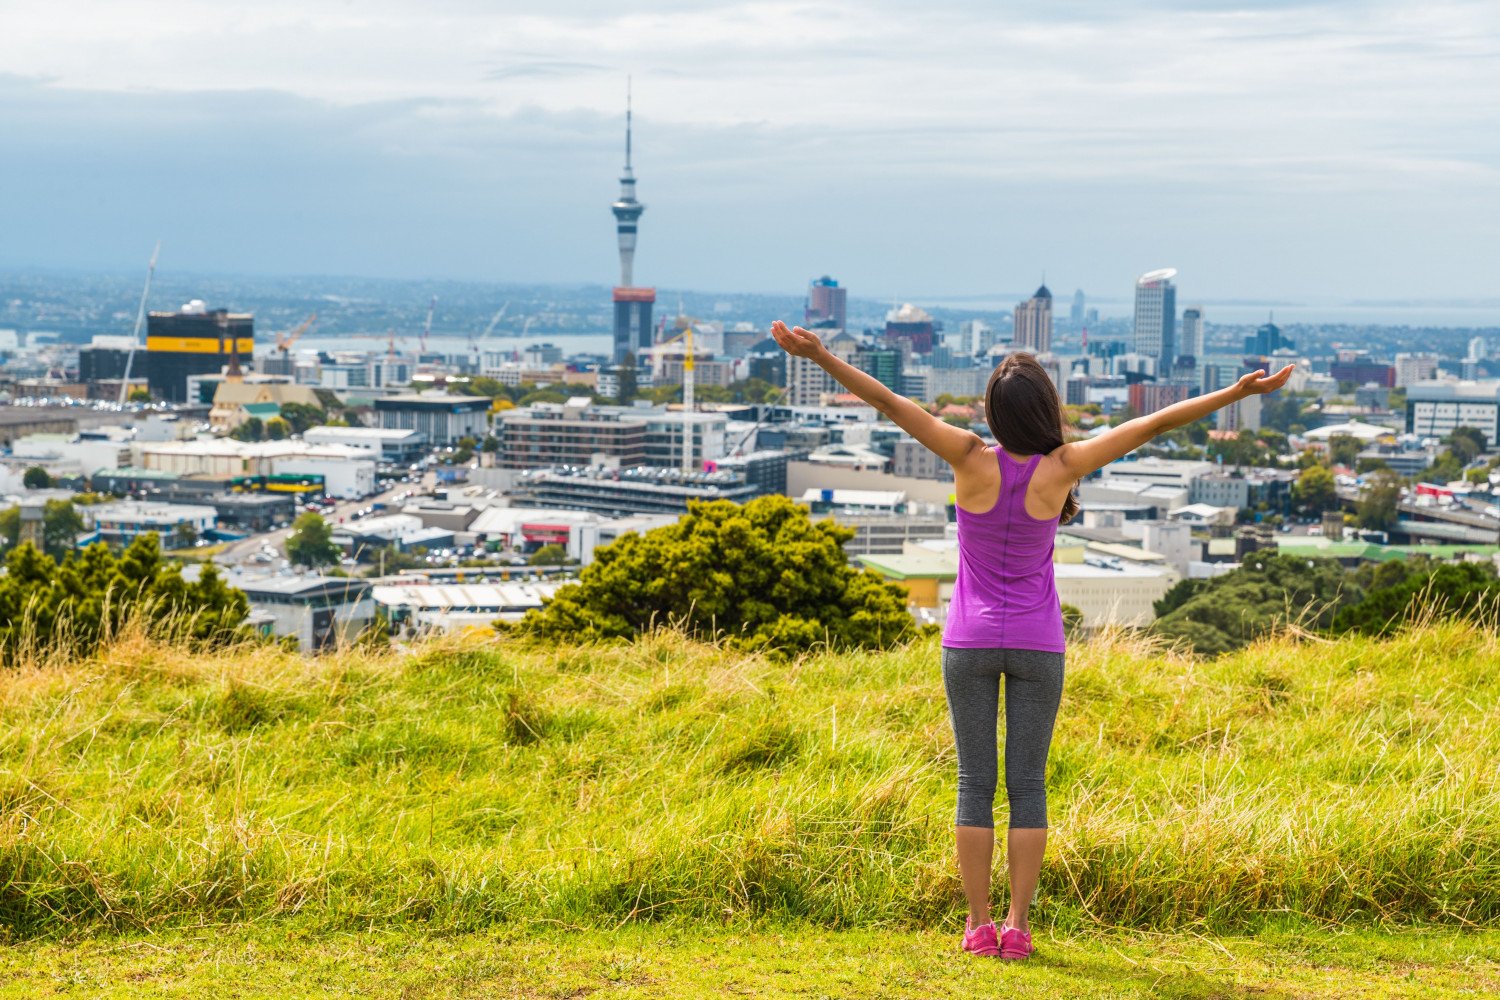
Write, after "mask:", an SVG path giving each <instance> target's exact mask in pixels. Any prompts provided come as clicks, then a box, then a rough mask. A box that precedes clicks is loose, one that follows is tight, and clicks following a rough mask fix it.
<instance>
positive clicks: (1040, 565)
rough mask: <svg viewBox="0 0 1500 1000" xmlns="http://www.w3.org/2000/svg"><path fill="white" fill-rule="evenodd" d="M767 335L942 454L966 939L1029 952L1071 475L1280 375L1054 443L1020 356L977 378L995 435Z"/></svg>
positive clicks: (967, 945) (1059, 416)
mask: <svg viewBox="0 0 1500 1000" xmlns="http://www.w3.org/2000/svg"><path fill="white" fill-rule="evenodd" d="M771 335H772V336H773V337H775V338H776V342H777V343H778V344H780V345H781V346H782V348H783V349H784V350H786V351H787V353H789V354H794V355H796V356H798V357H802V358H808V359H809V360H811V361H813V362H815V363H816V364H817V365H818V366H819V367H820V368H822V369H823V370H824V371H826V372H827V373H828V374H829V375H831V376H833V377H834V378H835V379H837V380H838V381H839V382H840V383H841V384H842V385H843V386H844V387H845V388H847V389H848V390H849V391H850V392H852V393H854V394H855V395H857V396H859V398H860V399H863V400H864V401H865V402H867V403H869V404H870V405H871V406H873V407H874V408H875V409H876V410H878V411H880V412H881V413H882V414H884V415H885V416H887V417H889V418H890V419H891V420H892V421H893V422H894V423H895V424H896V425H897V426H899V427H900V428H901V429H902V430H904V431H906V432H907V433H908V434H910V435H911V436H912V437H914V438H916V439H917V440H918V441H920V442H921V443H922V444H923V445H925V446H926V447H927V448H928V449H929V450H930V451H932V452H933V453H934V454H936V455H937V456H938V457H939V458H941V459H942V460H943V461H945V462H947V463H948V464H949V465H951V466H953V477H954V494H955V498H956V500H957V514H956V517H957V518H958V579H957V580H956V581H955V583H954V585H953V597H952V601H951V602H950V605H949V608H948V619H947V623H946V624H945V626H944V629H943V688H944V691H945V692H946V694H947V698H948V711H949V714H950V716H951V717H952V720H953V735H954V739H955V742H956V744H957V748H958V818H957V827H956V831H955V833H956V837H957V841H958V868H959V874H960V876H961V877H962V880H963V887H964V896H965V897H966V898H967V900H968V904H969V916H968V921H967V925H966V927H965V931H964V938H963V947H964V950H965V951H968V952H972V953H974V954H976V955H990V956H994V955H998V956H999V957H1001V958H1026V957H1028V956H1029V955H1030V954H1031V951H1032V946H1031V927H1030V923H1029V922H1028V914H1029V910H1030V907H1031V899H1032V896H1033V895H1034V894H1035V892H1036V885H1037V879H1038V878H1039V877H1040V875H1041V869H1042V854H1043V851H1044V850H1045V849H1046V846H1047V790H1046V785H1045V781H1044V779H1045V776H1046V769H1047V750H1048V748H1049V746H1050V745H1051V743H1052V726H1053V723H1054V722H1055V720H1056V719H1057V707H1058V703H1059V702H1060V700H1061V698H1062V688H1063V652H1064V649H1065V648H1066V646H1065V640H1064V637H1063V622H1062V609H1061V605H1060V604H1059V602H1058V599H1057V587H1056V585H1055V584H1054V582H1053V576H1052V545H1053V541H1054V539H1055V537H1056V535H1057V526H1058V524H1060V523H1062V522H1066V521H1068V520H1069V519H1070V518H1072V517H1073V515H1074V514H1076V513H1077V512H1078V500H1077V498H1076V497H1075V496H1074V495H1073V487H1074V486H1075V485H1076V484H1077V482H1078V481H1079V480H1080V479H1082V478H1083V477H1085V476H1087V475H1089V474H1090V473H1092V472H1094V471H1095V470H1097V469H1100V468H1102V467H1103V466H1105V465H1107V464H1108V463H1110V462H1113V461H1114V460H1115V459H1117V458H1120V457H1121V456H1123V455H1125V454H1127V453H1128V452H1131V451H1134V450H1135V449H1136V448H1139V447H1140V446H1141V445H1143V444H1145V443H1146V442H1148V441H1150V440H1151V439H1152V438H1154V437H1156V436H1157V435H1158V434H1162V433H1164V432H1166V431H1169V430H1171V429H1173V428H1174V427H1181V426H1182V425H1184V424H1188V423H1192V422H1193V421H1194V420H1197V419H1199V418H1200V417H1205V416H1207V415H1209V414H1210V413H1212V412H1214V411H1215V410H1217V409H1219V408H1220V407H1223V406H1227V405H1229V404H1230V403H1233V402H1235V401H1237V400H1240V399H1244V398H1245V397H1246V396H1251V395H1255V394H1257V393H1266V392H1273V391H1275V390H1276V389H1279V388H1281V386H1282V385H1283V384H1285V382H1286V380H1287V378H1288V376H1290V375H1291V372H1292V367H1291V366H1290V365H1288V366H1287V367H1285V368H1283V369H1282V370H1281V371H1279V372H1277V373H1276V374H1275V375H1272V376H1269V377H1265V372H1264V371H1257V372H1252V373H1250V374H1248V375H1245V376H1244V377H1243V378H1241V379H1240V380H1239V381H1238V382H1236V383H1235V384H1234V385H1232V386H1230V387H1228V388H1226V389H1220V390H1219V391H1218V392H1213V393H1208V394H1207V395H1203V396H1196V397H1194V398H1192V399H1187V400H1183V401H1182V402H1180V403H1175V404H1173V405H1172V406H1169V407H1167V408H1166V409H1163V410H1158V411H1157V412H1156V413H1152V414H1149V415H1147V416H1144V417H1137V418H1136V419H1134V420H1129V421H1126V422H1125V423H1122V424H1120V425H1119V426H1118V427H1113V428H1111V429H1109V430H1108V431H1106V432H1104V433H1103V434H1100V435H1098V436H1097V437H1092V438H1088V439H1085V440H1081V441H1073V442H1068V441H1066V440H1065V437H1064V430H1065V427H1064V423H1063V413H1062V405H1061V403H1060V401H1059V400H1058V397H1057V389H1056V388H1055V387H1054V386H1053V384H1052V379H1051V378H1050V377H1048V375H1047V373H1046V372H1045V371H1044V370H1043V369H1042V366H1041V365H1039V364H1037V361H1036V358H1034V357H1032V356H1031V355H1030V354H1024V353H1017V354H1011V355H1009V356H1007V357H1006V358H1005V360H1003V361H1002V362H1000V364H999V365H998V366H997V367H996V368H995V370H994V372H993V373H992V374H991V375H990V380H989V385H988V386H987V387H986V388H985V393H984V416H985V420H986V422H988V424H989V427H990V433H991V435H993V436H994V438H995V441H996V442H997V447H994V448H991V447H989V446H987V445H986V444H985V443H984V440H983V439H982V438H980V437H979V435H977V434H975V433H973V432H972V431H969V430H967V429H965V428H962V427H955V426H953V425H952V424H948V423H945V422H943V421H942V420H939V419H938V418H937V417H935V416H933V415H932V414H931V413H928V412H927V411H926V410H925V409H923V408H922V407H921V406H919V405H918V404H917V403H915V402H913V401H912V400H910V399H907V398H905V397H904V396H899V395H897V394H896V393H894V392H892V391H891V390H890V389H888V388H886V386H884V385H882V384H881V383H880V382H878V381H876V380H875V379H874V378H872V377H871V376H870V375H868V374H866V373H865V372H862V371H860V370H859V369H857V368H855V367H853V366H852V365H850V364H848V363H846V362H844V361H841V360H840V359H838V358H836V357H834V356H833V355H832V354H830V353H829V352H828V350H827V348H825V347H824V346H823V342H822V341H821V340H819V339H818V337H817V335H816V334H814V333H811V332H809V331H807V330H804V329H802V328H801V327H796V328H795V329H788V328H787V325H786V324H785V323H782V322H781V321H779V320H778V321H777V322H776V323H774V324H772V326H771ZM1001 677H1004V678H1005V793H1006V797H1007V799H1008V800H1009V805H1010V824H1009V826H1010V829H1009V830H1008V831H1007V836H1006V852H1007V857H1008V859H1009V862H1010V909H1009V911H1008V912H1007V914H1006V917H1005V921H1004V923H1003V924H1001V926H1000V927H999V929H998V930H997V929H996V927H995V924H994V922H993V921H992V920H991V918H990V900H989V893H990V871H991V866H992V863H993V857H994V849H995V829H994V827H995V823H994V817H993V807H994V799H995V785H996V778H997V771H998V767H997V759H996V756H997V747H996V739H995V729H996V722H997V718H998V716H999V705H1000V683H1001V680H1000V679H1001Z"/></svg>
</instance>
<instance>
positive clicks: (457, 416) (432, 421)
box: [375, 390, 490, 445]
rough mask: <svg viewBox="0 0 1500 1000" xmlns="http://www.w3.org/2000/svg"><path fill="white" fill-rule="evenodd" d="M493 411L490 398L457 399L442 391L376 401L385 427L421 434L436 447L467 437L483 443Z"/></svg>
mask: <svg viewBox="0 0 1500 1000" xmlns="http://www.w3.org/2000/svg"><path fill="white" fill-rule="evenodd" d="M489 409H490V398H489V397H488V396H455V395H451V394H449V393H446V392H442V391H441V390H432V391H428V392H421V393H403V394H402V395H399V396H384V397H381V398H379V399H376V400H375V416H376V417H377V418H378V419H379V421H380V426H381V427H384V428H387V429H395V430H416V431H421V432H422V435H423V436H424V437H426V438H427V441H428V442H429V443H430V444H433V445H452V444H457V443H458V442H459V441H460V440H461V439H463V438H466V437H467V438H472V439H474V440H475V441H480V440H483V439H484V436H485V434H486V433H487V431H488V429H489Z"/></svg>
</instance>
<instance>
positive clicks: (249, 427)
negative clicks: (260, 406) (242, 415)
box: [229, 417, 266, 441]
mask: <svg viewBox="0 0 1500 1000" xmlns="http://www.w3.org/2000/svg"><path fill="white" fill-rule="evenodd" d="M229 436H230V437H232V438H234V439H235V440H236V441H259V440H261V439H262V438H264V437H265V436H266V425H265V423H264V422H263V421H262V420H261V419H260V417H247V418H246V419H245V421H244V422H243V423H241V424H240V425H239V426H238V427H236V428H234V429H233V430H231V431H230V432H229Z"/></svg>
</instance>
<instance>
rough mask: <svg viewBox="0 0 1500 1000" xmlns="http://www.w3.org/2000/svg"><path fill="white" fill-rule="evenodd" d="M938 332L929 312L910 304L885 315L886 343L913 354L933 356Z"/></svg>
mask: <svg viewBox="0 0 1500 1000" xmlns="http://www.w3.org/2000/svg"><path fill="white" fill-rule="evenodd" d="M937 330H938V325H937V324H936V323H934V322H933V320H932V316H931V315H930V314H929V313H928V312H927V310H925V309H918V308H917V307H916V306H914V305H912V304H911V303H910V302H908V303H906V304H905V305H903V306H901V307H900V308H897V309H892V310H891V311H890V312H888V313H886V314H885V337H884V341H885V343H887V344H896V345H900V346H902V347H903V348H905V349H906V350H908V351H910V352H911V353H912V354H931V353H932V341H933V337H934V335H935V334H936V333H937Z"/></svg>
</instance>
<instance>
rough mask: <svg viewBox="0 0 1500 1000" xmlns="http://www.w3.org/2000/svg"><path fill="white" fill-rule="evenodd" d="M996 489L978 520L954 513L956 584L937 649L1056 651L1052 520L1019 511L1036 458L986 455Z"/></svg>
mask: <svg viewBox="0 0 1500 1000" xmlns="http://www.w3.org/2000/svg"><path fill="white" fill-rule="evenodd" d="M993 451H994V454H995V461H996V462H997V463H998V464H999V471H1000V491H999V495H998V496H997V497H996V499H995V505H994V506H993V507H992V508H990V509H989V510H988V511H986V512H984V513H982V514H975V513H971V512H969V511H966V510H964V509H963V508H962V507H959V508H958V511H957V515H956V516H957V519H958V579H957V580H956V581H955V582H954V585H953V597H952V600H951V601H950V602H949V607H948V621H947V624H946V626H945V627H944V629H943V645H944V646H952V647H958V648H992V649H994V648H1008V649H1040V650H1048V651H1052V652H1062V651H1063V650H1064V649H1065V641H1064V638H1063V624H1062V608H1061V605H1060V604H1059V602H1058V598H1057V585H1056V583H1055V582H1054V580H1053V574H1052V550H1053V543H1054V542H1055V540H1056V538H1057V524H1058V518H1057V517H1052V518H1049V519H1047V520H1041V519H1038V518H1035V517H1032V516H1031V515H1030V514H1028V513H1026V488H1027V486H1028V484H1029V483H1030V482H1031V478H1032V475H1033V474H1034V473H1035V472H1036V467H1037V463H1038V462H1040V461H1041V459H1042V456H1041V455H1032V456H1031V458H1029V459H1028V460H1027V461H1025V462H1021V461H1017V460H1016V459H1014V458H1012V457H1011V456H1010V455H1009V454H1007V453H1006V451H1005V449H1003V448H999V447H997V448H995V449H993Z"/></svg>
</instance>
